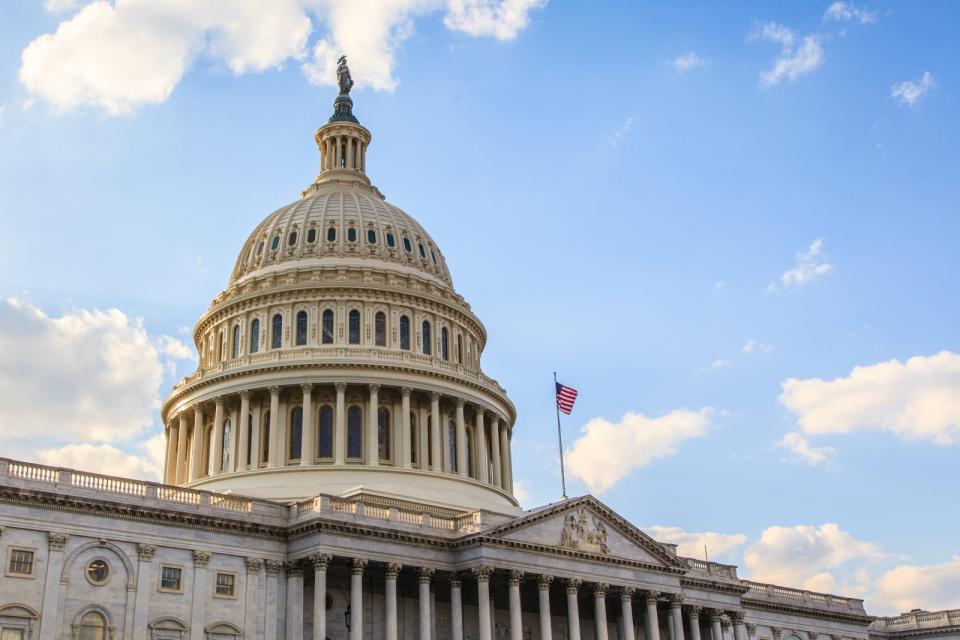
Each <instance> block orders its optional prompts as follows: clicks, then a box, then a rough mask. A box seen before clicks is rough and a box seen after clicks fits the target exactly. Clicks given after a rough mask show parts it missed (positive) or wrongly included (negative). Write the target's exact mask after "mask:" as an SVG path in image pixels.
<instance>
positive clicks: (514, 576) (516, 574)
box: [507, 569, 523, 587]
mask: <svg viewBox="0 0 960 640" xmlns="http://www.w3.org/2000/svg"><path fill="white" fill-rule="evenodd" d="M507 582H508V583H509V584H510V586H511V587H518V586H520V583H521V582H523V571H519V570H517V569H513V570H512V571H511V572H510V577H509V578H508V580H507Z"/></svg>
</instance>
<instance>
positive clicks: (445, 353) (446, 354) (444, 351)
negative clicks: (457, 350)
mask: <svg viewBox="0 0 960 640" xmlns="http://www.w3.org/2000/svg"><path fill="white" fill-rule="evenodd" d="M448 342H449V336H448V334H447V328H446V327H443V328H441V329H440V357H441V358H443V359H444V360H449V359H450V351H449V350H448V348H447V343H448Z"/></svg>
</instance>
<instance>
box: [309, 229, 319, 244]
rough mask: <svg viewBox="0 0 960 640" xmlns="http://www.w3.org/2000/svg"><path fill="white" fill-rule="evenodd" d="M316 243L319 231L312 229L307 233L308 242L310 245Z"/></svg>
mask: <svg viewBox="0 0 960 640" xmlns="http://www.w3.org/2000/svg"><path fill="white" fill-rule="evenodd" d="M316 241H317V230H316V229H313V228H311V229H310V230H308V231H307V242H308V243H309V244H313V243H314V242H316Z"/></svg>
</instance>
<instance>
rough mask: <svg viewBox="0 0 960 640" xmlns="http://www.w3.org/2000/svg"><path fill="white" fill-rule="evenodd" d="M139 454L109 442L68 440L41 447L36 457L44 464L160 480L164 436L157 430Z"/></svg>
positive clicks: (125, 476)
mask: <svg viewBox="0 0 960 640" xmlns="http://www.w3.org/2000/svg"><path fill="white" fill-rule="evenodd" d="M140 450H141V451H142V453H140V454H139V455H134V454H129V453H126V452H124V451H121V450H120V449H118V448H116V447H114V446H112V445H109V444H101V445H97V446H94V445H92V444H86V443H84V444H68V445H65V446H63V447H59V448H50V449H41V450H40V451H39V452H38V454H37V457H38V458H39V460H40V462H42V463H43V464H48V465H52V466H55V467H67V468H70V469H80V470H83V471H91V472H94V473H102V474H106V475H112V476H122V477H124V478H139V479H141V480H154V481H156V480H160V476H161V473H162V471H163V458H164V436H163V434H157V435H155V436H153V437H152V438H150V439H149V440H147V441H146V442H145V443H144V444H143V445H142V446H141V447H140Z"/></svg>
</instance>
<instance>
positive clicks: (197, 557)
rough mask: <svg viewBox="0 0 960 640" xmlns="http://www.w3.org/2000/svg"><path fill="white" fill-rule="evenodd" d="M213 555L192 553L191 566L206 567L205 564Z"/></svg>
mask: <svg viewBox="0 0 960 640" xmlns="http://www.w3.org/2000/svg"><path fill="white" fill-rule="evenodd" d="M212 555H213V554H212V553H210V552H209V551H194V552H193V565H194V566H195V567H206V566H207V563H209V562H210V557H211V556H212Z"/></svg>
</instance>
